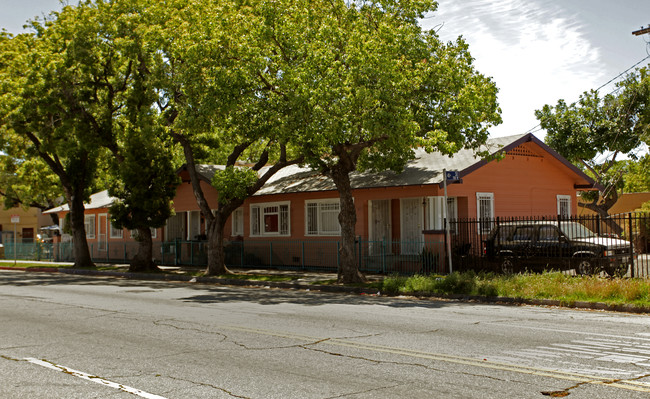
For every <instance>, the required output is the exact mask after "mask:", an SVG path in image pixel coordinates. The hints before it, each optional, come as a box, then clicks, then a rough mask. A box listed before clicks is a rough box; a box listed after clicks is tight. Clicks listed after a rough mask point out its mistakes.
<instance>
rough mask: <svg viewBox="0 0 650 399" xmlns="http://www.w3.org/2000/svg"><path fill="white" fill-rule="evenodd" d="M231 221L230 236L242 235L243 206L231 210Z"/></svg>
mask: <svg viewBox="0 0 650 399" xmlns="http://www.w3.org/2000/svg"><path fill="white" fill-rule="evenodd" d="M230 219H231V223H232V232H231V234H230V235H231V236H243V235H244V208H237V209H235V210H234V211H233V212H232V216H231V217H230Z"/></svg>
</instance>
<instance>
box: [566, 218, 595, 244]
mask: <svg viewBox="0 0 650 399" xmlns="http://www.w3.org/2000/svg"><path fill="white" fill-rule="evenodd" d="M562 232H563V233H564V234H566V236H567V237H569V239H571V240H574V239H576V238H592V237H596V233H594V232H593V231H591V230H589V229H588V228H586V227H585V226H583V225H581V224H580V223H574V222H566V223H562Z"/></svg>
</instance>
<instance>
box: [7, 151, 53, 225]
mask: <svg viewBox="0 0 650 399" xmlns="http://www.w3.org/2000/svg"><path fill="white" fill-rule="evenodd" d="M0 187H2V188H1V189H0V196H2V197H4V206H5V208H11V207H17V206H22V207H24V208H28V207H34V208H38V209H40V210H41V211H45V210H48V209H51V208H54V207H55V206H57V205H59V203H60V202H61V198H62V196H63V192H62V190H61V185H60V184H59V183H58V177H57V176H56V175H55V174H54V173H52V171H51V170H50V169H49V168H48V166H47V165H46V164H45V163H44V162H43V160H42V159H40V158H30V159H24V160H23V159H16V158H12V157H10V156H8V155H0ZM51 216H52V219H53V222H54V223H56V224H58V217H57V216H56V214H51Z"/></svg>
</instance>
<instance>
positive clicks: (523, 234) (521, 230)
mask: <svg viewBox="0 0 650 399" xmlns="http://www.w3.org/2000/svg"><path fill="white" fill-rule="evenodd" d="M534 231H535V227H533V226H522V227H517V230H515V234H514V235H513V236H512V239H513V240H515V241H531V240H532V239H533V232H534Z"/></svg>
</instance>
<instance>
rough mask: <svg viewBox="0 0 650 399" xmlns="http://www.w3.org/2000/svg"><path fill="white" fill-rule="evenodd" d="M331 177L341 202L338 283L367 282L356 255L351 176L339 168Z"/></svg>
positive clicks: (355, 222) (355, 213)
mask: <svg viewBox="0 0 650 399" xmlns="http://www.w3.org/2000/svg"><path fill="white" fill-rule="evenodd" d="M331 177H332V180H334V184H335V185H336V188H337V190H338V192H339V197H340V200H341V210H340V213H339V224H340V225H341V247H340V248H339V254H340V264H339V269H338V281H339V283H344V284H350V283H362V282H365V281H366V278H365V276H364V275H363V274H362V273H361V272H360V271H359V267H358V262H357V259H356V256H355V255H354V249H355V244H354V241H355V226H356V224H357V212H356V209H355V208H354V200H353V198H352V187H351V185H350V174H349V172H348V171H346V170H342V168H337V169H334V170H332V172H331Z"/></svg>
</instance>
